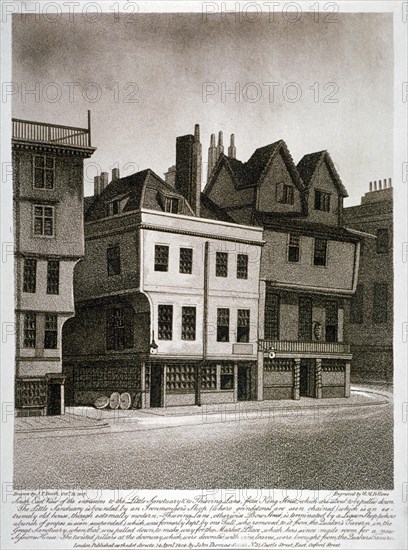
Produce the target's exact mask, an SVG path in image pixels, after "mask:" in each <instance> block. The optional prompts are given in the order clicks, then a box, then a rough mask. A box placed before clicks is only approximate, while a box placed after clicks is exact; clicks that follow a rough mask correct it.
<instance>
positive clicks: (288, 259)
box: [286, 233, 301, 264]
mask: <svg viewBox="0 0 408 550" xmlns="http://www.w3.org/2000/svg"><path fill="white" fill-rule="evenodd" d="M293 238H296V239H297V240H298V244H297V245H293V244H291V240H292V239H293ZM300 243H301V235H300V234H299V233H289V234H288V245H287V254H286V261H287V262H288V263H290V264H299V263H300ZM291 249H292V250H296V249H297V259H296V260H291V259H290V251H291Z"/></svg>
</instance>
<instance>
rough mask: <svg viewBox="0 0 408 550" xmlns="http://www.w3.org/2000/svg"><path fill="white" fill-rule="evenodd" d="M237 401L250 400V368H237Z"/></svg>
mask: <svg viewBox="0 0 408 550" xmlns="http://www.w3.org/2000/svg"><path fill="white" fill-rule="evenodd" d="M237 398H238V401H249V400H250V399H251V367H247V366H238V395H237Z"/></svg>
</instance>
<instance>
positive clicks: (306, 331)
mask: <svg viewBox="0 0 408 550" xmlns="http://www.w3.org/2000/svg"><path fill="white" fill-rule="evenodd" d="M298 337H299V340H300V341H301V342H311V341H312V300H311V298H306V297H303V296H302V297H300V298H299V334H298Z"/></svg>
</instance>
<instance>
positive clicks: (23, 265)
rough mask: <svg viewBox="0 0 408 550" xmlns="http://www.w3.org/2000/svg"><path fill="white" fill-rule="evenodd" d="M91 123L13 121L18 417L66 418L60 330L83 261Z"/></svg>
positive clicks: (71, 310)
mask: <svg viewBox="0 0 408 550" xmlns="http://www.w3.org/2000/svg"><path fill="white" fill-rule="evenodd" d="M94 150H95V149H94V148H93V147H91V132H90V125H89V124H88V128H74V127H71V126H60V125H55V124H45V123H41V122H32V121H26V120H17V119H13V134H12V153H13V188H14V189H13V191H14V243H15V320H16V381H15V387H16V395H15V406H16V410H17V414H18V415H44V414H50V415H52V414H61V413H63V412H64V377H63V375H62V362H61V331H62V326H63V324H64V323H65V322H66V320H67V319H69V318H70V317H71V316H72V315H74V303H73V271H74V267H75V265H76V263H77V262H78V260H80V259H81V258H82V257H83V255H84V239H83V215H82V209H83V162H84V159H86V158H89V157H90V156H91V155H92V153H93V152H94Z"/></svg>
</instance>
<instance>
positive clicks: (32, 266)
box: [23, 258, 37, 292]
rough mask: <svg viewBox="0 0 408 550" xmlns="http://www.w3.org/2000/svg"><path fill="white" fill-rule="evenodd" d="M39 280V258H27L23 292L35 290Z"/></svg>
mask: <svg viewBox="0 0 408 550" xmlns="http://www.w3.org/2000/svg"><path fill="white" fill-rule="evenodd" d="M36 282H37V260H35V259H34V258H25V260H24V274H23V292H35V288H36Z"/></svg>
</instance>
